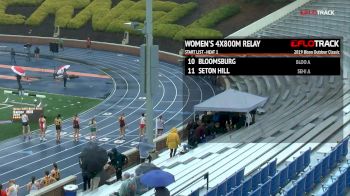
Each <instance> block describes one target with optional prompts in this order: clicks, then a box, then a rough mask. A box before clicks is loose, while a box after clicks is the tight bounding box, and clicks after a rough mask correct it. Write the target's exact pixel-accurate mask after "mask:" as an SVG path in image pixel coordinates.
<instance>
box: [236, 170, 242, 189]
mask: <svg viewBox="0 0 350 196" xmlns="http://www.w3.org/2000/svg"><path fill="white" fill-rule="evenodd" d="M235 176H236V180H235V183H236V186H239V185H240V184H242V182H243V180H244V168H242V169H240V170H239V171H237V173H236V175H235Z"/></svg>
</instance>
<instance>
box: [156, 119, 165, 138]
mask: <svg viewBox="0 0 350 196" xmlns="http://www.w3.org/2000/svg"><path fill="white" fill-rule="evenodd" d="M156 126H157V137H158V136H161V135H162V134H163V130H164V120H163V118H162V115H160V116H159V117H158V118H157V121H156Z"/></svg>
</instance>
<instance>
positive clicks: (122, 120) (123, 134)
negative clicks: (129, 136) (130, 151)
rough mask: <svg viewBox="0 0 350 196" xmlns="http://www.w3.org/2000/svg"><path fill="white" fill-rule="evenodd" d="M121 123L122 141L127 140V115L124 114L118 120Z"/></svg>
mask: <svg viewBox="0 0 350 196" xmlns="http://www.w3.org/2000/svg"><path fill="white" fill-rule="evenodd" d="M118 121H119V130H120V137H121V138H122V139H125V129H126V122H125V114H124V113H122V115H120V117H119V118H118Z"/></svg>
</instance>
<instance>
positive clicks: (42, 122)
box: [21, 111, 164, 144]
mask: <svg viewBox="0 0 350 196" xmlns="http://www.w3.org/2000/svg"><path fill="white" fill-rule="evenodd" d="M21 120H22V129H23V140H24V141H25V140H26V139H27V138H28V140H30V139H31V137H32V134H31V131H30V126H29V117H28V115H27V113H26V112H25V111H24V113H23V114H22V115H21ZM117 120H118V122H119V132H120V135H119V139H123V140H125V131H126V128H127V124H126V117H125V114H124V113H122V114H121V115H120V116H119V117H118V119H117ZM38 124H39V138H40V142H43V141H46V128H47V119H46V116H44V114H42V115H40V118H39V120H38ZM54 125H55V128H56V144H60V143H61V131H62V117H61V115H60V114H58V115H57V116H56V117H55V119H54ZM72 125H73V141H75V142H78V141H79V136H80V119H79V117H78V115H77V114H75V115H74V116H73V119H72ZM88 125H89V127H90V140H91V141H95V140H96V137H97V136H96V132H97V121H96V119H95V118H92V119H91V120H90V121H89V123H88ZM156 127H157V128H156V130H157V136H159V135H162V133H163V130H164V120H163V119H162V116H159V117H158V118H157V120H156ZM145 130H146V117H145V114H144V113H142V114H141V117H140V123H139V136H140V138H141V137H143V136H144V134H145Z"/></svg>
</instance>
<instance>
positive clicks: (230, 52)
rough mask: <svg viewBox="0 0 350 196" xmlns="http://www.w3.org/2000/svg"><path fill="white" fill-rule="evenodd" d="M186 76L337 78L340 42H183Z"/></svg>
mask: <svg viewBox="0 0 350 196" xmlns="http://www.w3.org/2000/svg"><path fill="white" fill-rule="evenodd" d="M184 45H185V50H184V55H185V57H186V58H185V61H184V63H185V66H184V67H185V73H186V74H187V75H340V72H341V39H318V38H317V39H299V38H298V39H232V40H229V39H227V40H226V39H225V40H199V39H196V40H185V42H184Z"/></svg>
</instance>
